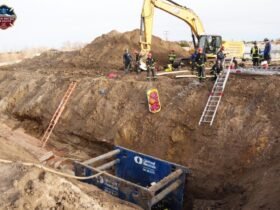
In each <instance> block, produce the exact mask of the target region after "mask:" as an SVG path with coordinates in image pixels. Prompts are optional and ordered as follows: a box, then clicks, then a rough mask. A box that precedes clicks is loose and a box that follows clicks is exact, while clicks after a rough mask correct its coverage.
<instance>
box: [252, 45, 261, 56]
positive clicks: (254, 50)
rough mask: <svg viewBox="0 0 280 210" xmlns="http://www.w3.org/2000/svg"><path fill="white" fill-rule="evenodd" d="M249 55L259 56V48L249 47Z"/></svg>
mask: <svg viewBox="0 0 280 210" xmlns="http://www.w3.org/2000/svg"><path fill="white" fill-rule="evenodd" d="M251 56H252V57H253V58H260V50H259V48H258V47H252V49H251Z"/></svg>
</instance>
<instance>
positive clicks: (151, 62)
mask: <svg viewBox="0 0 280 210" xmlns="http://www.w3.org/2000/svg"><path fill="white" fill-rule="evenodd" d="M146 65H147V80H150V79H151V72H152V76H153V78H152V79H153V80H156V76H155V60H154V58H153V56H152V53H151V52H150V53H148V55H147V59H146Z"/></svg>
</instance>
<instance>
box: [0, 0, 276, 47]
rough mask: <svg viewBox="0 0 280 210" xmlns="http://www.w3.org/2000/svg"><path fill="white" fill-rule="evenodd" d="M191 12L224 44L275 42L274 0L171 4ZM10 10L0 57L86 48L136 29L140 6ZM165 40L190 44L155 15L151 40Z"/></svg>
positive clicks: (0, 37)
mask: <svg viewBox="0 0 280 210" xmlns="http://www.w3.org/2000/svg"><path fill="white" fill-rule="evenodd" d="M174 1H176V2H177V3H180V4H182V5H185V6H187V7H189V8H191V9H193V10H194V12H195V13H196V14H197V15H198V16H199V17H200V18H201V20H202V22H203V24H204V27H205V30H206V33H208V34H219V35H222V36H223V38H224V39H232V40H262V39H263V38H265V37H268V38H270V39H275V38H280V28H279V26H280V11H279V9H280V1H279V0H174ZM1 4H6V5H8V6H11V7H13V8H14V11H15V13H16V15H17V20H16V22H15V25H14V26H13V27H12V28H9V29H7V30H0V51H8V50H19V49H23V48H30V47H43V46H45V47H61V46H62V44H63V43H65V42H67V41H70V42H85V43H88V42H91V41H92V40H93V39H94V38H95V37H97V36H99V35H101V34H103V33H107V32H109V31H111V30H114V29H115V30H118V31H121V32H124V31H128V30H132V29H135V28H139V25H140V14H141V8H142V4H143V0H98V1H97V0H79V1H75V0H0V5H1ZM165 31H168V33H167V36H168V39H169V40H191V36H190V29H189V27H188V26H187V25H186V24H185V23H183V22H182V21H181V20H179V19H177V18H174V17H172V16H171V15H169V14H166V13H164V12H162V11H160V10H156V15H155V25H154V34H155V35H158V36H160V37H162V38H165Z"/></svg>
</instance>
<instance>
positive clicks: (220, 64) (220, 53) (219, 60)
mask: <svg viewBox="0 0 280 210" xmlns="http://www.w3.org/2000/svg"><path fill="white" fill-rule="evenodd" d="M224 50H225V48H224V46H222V47H221V48H220V50H219V51H218V52H217V59H216V69H217V74H220V72H221V71H223V65H224V61H225V57H226V55H225V54H224Z"/></svg>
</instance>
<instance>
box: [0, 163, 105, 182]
mask: <svg viewBox="0 0 280 210" xmlns="http://www.w3.org/2000/svg"><path fill="white" fill-rule="evenodd" d="M0 163H4V164H11V163H20V164H22V165H24V166H29V167H36V168H39V169H42V170H44V171H47V172H50V173H53V174H57V175H60V176H63V177H67V178H71V179H77V180H87V179H94V178H96V177H98V176H100V175H101V174H103V173H105V171H101V172H99V173H97V174H95V175H92V176H73V175H70V174H66V173H62V172H59V171H56V170H54V169H51V168H48V167H45V166H42V165H40V164H37V163H26V162H14V161H11V160H4V159H0Z"/></svg>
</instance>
